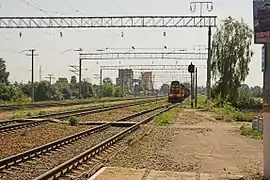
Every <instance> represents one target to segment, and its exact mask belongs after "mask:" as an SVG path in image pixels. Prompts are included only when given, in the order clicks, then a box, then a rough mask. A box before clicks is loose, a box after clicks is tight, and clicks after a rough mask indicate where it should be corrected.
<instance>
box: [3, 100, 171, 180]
mask: <svg viewBox="0 0 270 180" xmlns="http://www.w3.org/2000/svg"><path fill="white" fill-rule="evenodd" d="M173 107H175V105H174V106H170V107H166V106H160V107H156V108H152V109H151V110H145V111H142V112H139V113H135V114H133V115H131V116H128V117H124V118H122V119H119V120H118V123H119V124H117V125H116V126H114V124H115V123H114V122H110V123H104V124H102V125H99V126H96V127H94V128H91V129H89V130H85V131H83V132H80V133H77V134H75V135H72V136H68V137H65V138H62V139H59V140H56V141H54V142H50V143H48V144H45V145H43V146H40V147H37V148H34V149H31V150H28V151H26V152H23V153H20V154H16V155H13V156H10V157H7V158H4V159H2V160H0V178H1V179H3V180H5V179H18V180H19V179H34V178H36V179H50V178H53V177H58V174H59V173H60V174H61V175H63V174H65V172H66V170H68V171H69V170H70V169H72V168H70V167H73V168H76V167H77V166H78V165H79V164H82V161H85V162H87V161H88V160H90V159H92V158H93V157H94V156H96V155H98V154H100V153H101V152H102V151H104V150H105V149H112V148H110V147H111V146H112V145H113V144H115V143H117V142H118V141H119V140H121V139H122V138H124V137H125V136H126V135H128V134H130V133H131V132H133V131H134V130H136V129H137V128H139V127H140V125H142V124H144V123H147V122H149V121H150V120H152V119H153V118H154V117H155V116H157V115H159V114H161V113H163V112H165V111H168V110H169V109H171V108H173ZM152 112H155V113H154V114H150V115H149V113H152ZM142 116H146V117H145V118H144V120H143V121H140V122H137V123H135V122H134V123H129V126H128V127H127V124H125V122H123V121H127V120H133V119H134V118H136V117H141V118H142ZM121 122H122V123H124V124H125V125H124V126H119V125H120V123H121ZM82 152H83V153H82ZM85 165H86V164H85Z"/></svg>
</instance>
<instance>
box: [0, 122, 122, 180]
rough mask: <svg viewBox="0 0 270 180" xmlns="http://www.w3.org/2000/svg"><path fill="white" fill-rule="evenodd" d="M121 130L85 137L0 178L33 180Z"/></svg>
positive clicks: (108, 130) (106, 131)
mask: <svg viewBox="0 0 270 180" xmlns="http://www.w3.org/2000/svg"><path fill="white" fill-rule="evenodd" d="M121 130H123V128H117V127H111V128H109V129H106V130H105V131H102V132H99V133H96V134H93V135H91V136H87V137H85V138H83V139H80V140H78V141H76V142H74V143H72V144H70V145H67V146H65V147H64V148H61V150H60V151H53V152H51V153H49V155H44V156H41V157H40V158H38V159H36V160H32V162H31V163H29V162H26V163H24V166H20V169H16V170H12V174H9V175H5V174H3V175H0V178H1V179H2V180H9V179H16V180H25V179H33V178H35V177H38V176H40V175H42V174H43V173H45V172H47V171H49V170H50V169H52V168H54V167H56V166H58V165H60V164H61V163H64V162H65V161H67V160H69V159H71V158H72V157H74V156H77V155H79V154H80V153H83V152H84V151H86V150H88V149H90V148H91V147H93V146H94V145H96V144H98V143H100V142H101V141H103V140H105V139H107V138H109V137H111V136H113V135H115V134H117V133H119V132H120V131H121Z"/></svg>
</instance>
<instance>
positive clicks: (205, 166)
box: [106, 110, 262, 179]
mask: <svg viewBox="0 0 270 180" xmlns="http://www.w3.org/2000/svg"><path fill="white" fill-rule="evenodd" d="M147 127H148V128H149V129H152V131H151V133H150V134H149V135H147V136H146V137H144V139H143V140H141V141H139V142H138V143H136V144H134V145H132V146H131V148H129V149H127V150H126V151H125V152H124V153H122V154H121V155H119V156H117V158H115V159H113V160H112V161H111V162H110V163H108V164H106V165H107V166H121V167H127V168H148V169H154V170H161V171H176V172H204V173H211V174H233V175H239V174H241V175H249V177H250V179H259V178H258V177H259V175H260V173H261V171H262V142H261V141H258V140H254V139H250V138H247V137H243V136H241V135H240V134H239V132H238V131H237V130H238V129H239V127H240V125H237V124H235V123H225V122H219V121H216V120H215V118H214V116H213V114H210V113H206V112H194V111H192V110H184V111H182V112H180V113H179V115H178V116H177V117H176V118H175V119H173V121H172V123H171V124H170V125H169V126H164V127H156V126H154V125H147Z"/></svg>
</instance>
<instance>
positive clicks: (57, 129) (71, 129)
mask: <svg viewBox="0 0 270 180" xmlns="http://www.w3.org/2000/svg"><path fill="white" fill-rule="evenodd" d="M92 127H93V126H69V125H67V124H57V123H50V124H42V125H39V126H36V127H32V128H27V129H23V130H20V131H17V132H13V133H8V134H0V147H1V148H0V158H1V159H2V158H5V157H7V156H11V155H14V154H17V153H20V152H24V151H26V150H29V149H32V148H34V147H37V146H41V145H43V144H46V143H48V142H51V141H54V140H57V139H60V138H63V137H66V136H69V135H72V134H75V133H78V132H81V131H83V130H86V129H90V128H92Z"/></svg>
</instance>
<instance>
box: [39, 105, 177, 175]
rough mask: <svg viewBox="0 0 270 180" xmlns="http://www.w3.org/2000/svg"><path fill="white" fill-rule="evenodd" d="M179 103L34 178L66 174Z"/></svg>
mask: <svg viewBox="0 0 270 180" xmlns="http://www.w3.org/2000/svg"><path fill="white" fill-rule="evenodd" d="M176 106H177V105H172V106H170V107H168V108H166V109H165V110H162V111H160V112H158V113H156V114H154V115H152V116H150V117H148V118H146V119H144V120H143V121H141V122H138V123H136V124H135V125H133V126H131V127H129V128H127V129H126V130H124V131H122V132H120V133H118V134H116V135H114V136H113V137H111V138H109V139H107V140H105V141H103V142H101V143H100V144H98V145H96V146H94V147H92V148H91V149H89V150H87V151H85V152H83V153H82V154H79V155H78V156H75V157H74V158H72V159H70V160H68V161H66V162H65V163H62V164H61V165H59V166H57V167H55V168H53V169H51V170H50V171H48V172H46V173H44V174H42V175H40V176H39V177H37V178H35V179H34V180H49V179H56V178H58V177H59V176H61V175H63V174H65V173H66V172H69V171H70V170H72V169H74V168H77V167H78V166H79V165H81V164H83V162H86V161H88V160H89V159H90V158H92V157H94V156H95V155H97V154H99V153H100V152H102V151H103V150H104V149H106V148H108V147H110V146H111V145H112V144H114V143H116V142H117V141H119V140H121V139H122V138H123V137H125V136H126V135H127V134H130V133H131V132H133V131H135V130H136V129H138V128H139V127H140V126H141V125H142V124H145V123H147V122H149V121H151V120H152V119H153V118H154V117H156V116H158V115H160V114H162V113H164V112H166V111H169V110H170V109H172V108H174V107H176Z"/></svg>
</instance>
